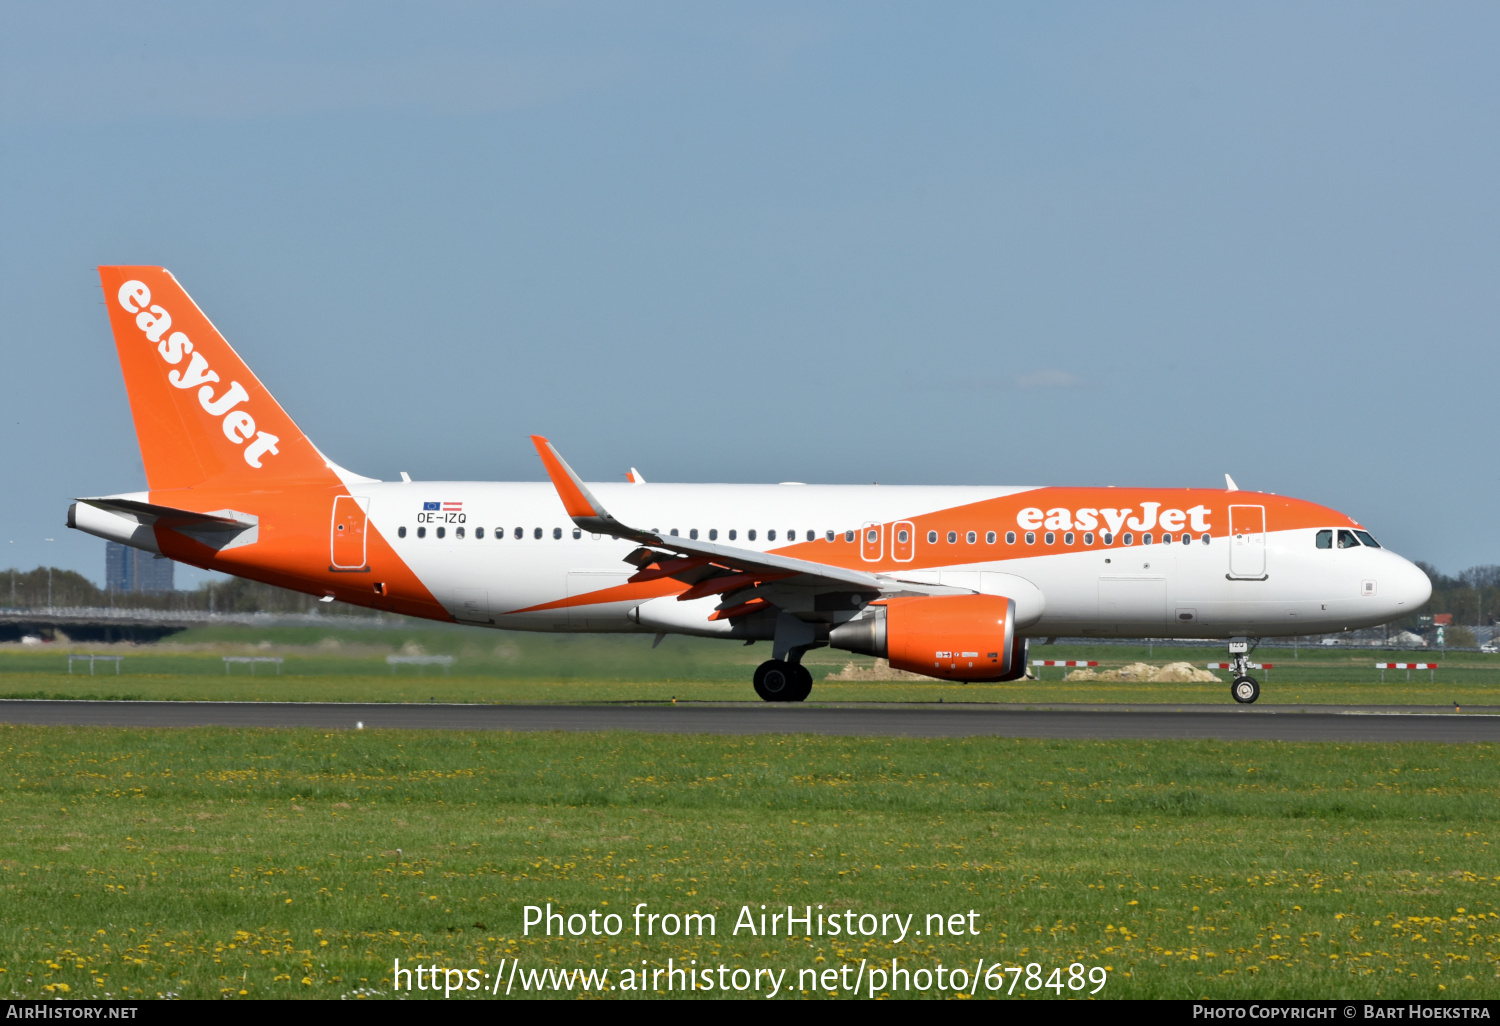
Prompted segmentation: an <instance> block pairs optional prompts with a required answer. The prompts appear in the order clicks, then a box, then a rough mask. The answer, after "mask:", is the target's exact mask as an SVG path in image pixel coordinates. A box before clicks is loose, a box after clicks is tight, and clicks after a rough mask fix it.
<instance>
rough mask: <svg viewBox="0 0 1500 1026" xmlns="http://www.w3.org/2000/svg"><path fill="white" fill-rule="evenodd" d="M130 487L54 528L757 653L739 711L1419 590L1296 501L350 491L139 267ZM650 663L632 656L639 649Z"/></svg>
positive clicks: (362, 485) (512, 619)
mask: <svg viewBox="0 0 1500 1026" xmlns="http://www.w3.org/2000/svg"><path fill="white" fill-rule="evenodd" d="M99 272H100V277H101V278H102V280H103V284H104V294H105V298H106V301H107V305H108V307H109V316H110V323H111V325H112V326H113V328H114V335H115V345H116V347H117V349H118V350H119V354H120V364H121V367H122V369H123V370H124V374H125V387H126V389H127V391H128V393H129V396H130V408H131V413H132V414H133V416H134V418H135V428H136V436H137V438H138V439H139V441H140V447H141V459H142V461H143V463H144V465H145V470H146V485H147V489H148V490H147V491H144V492H132V493H130V494H125V495H107V496H100V497H96V498H82V499H78V500H77V501H76V502H75V503H74V504H73V505H72V506H71V507H70V508H69V510H68V526H69V527H73V528H76V529H78V530H80V531H87V532H88V533H89V534H93V535H97V536H98V537H101V538H106V539H109V540H111V541H117V542H123V543H125V544H127V545H133V546H135V547H136V548H139V549H144V550H146V551H148V552H152V553H157V554H159V555H162V556H166V557H170V558H171V559H175V560H179V561H180V562H183V563H190V564H192V565H194V566H198V567H203V568H205V569H209V570H218V571H222V572H224V573H228V574H234V575H237V576H240V577H248V578H251V579H253V580H257V581H264V582H266V583H268V584H275V585H280V586H281V587H284V588H292V589H295V590H297V591H302V592H307V593H309V594H313V595H318V596H320V597H322V598H325V599H328V600H332V599H338V600H340V601H343V602H352V603H355V604H358V605H363V606H372V607H374V608H376V609H385V610H390V611H393V612H397V613H404V614H407V615H409V616H420V617H426V618H428V619H433V620H446V621H452V622H457V623H462V624H473V625H475V626H479V627H498V628H503V629H507V630H525V631H589V632H601V631H613V632H644V633H651V634H656V635H659V636H660V635H665V634H693V635H698V636H701V637H708V638H723V639H726V640H729V639H733V640H737V641H742V642H745V643H749V642H753V641H766V642H770V645H771V653H772V658H771V659H769V660H768V661H766V662H764V663H762V664H761V665H760V667H759V668H757V669H756V671H755V681H754V683H755V690H756V692H757V693H758V694H759V695H760V697H761V698H763V699H765V700H766V701H773V702H774V701H791V702H796V701H801V700H803V699H805V698H806V697H807V696H808V694H809V693H810V691H811V690H812V677H811V675H810V674H809V673H808V671H807V670H806V669H804V668H803V666H802V665H801V659H802V656H803V654H804V653H805V652H807V651H808V650H809V649H812V648H817V647H819V646H823V645H831V646H833V647H834V648H839V649H845V650H848V651H851V652H860V653H865V654H868V655H874V656H880V657H883V658H886V659H889V661H890V664H891V665H892V666H893V667H896V668H899V669H903V670H910V671H913V672H915V673H921V674H926V675H927V676H930V677H938V678H942V679H944V680H954V681H1005V680H1015V679H1017V678H1019V677H1021V676H1022V675H1023V674H1024V673H1025V672H1026V649H1027V640H1026V639H1028V638H1038V637H1055V636H1058V635H1068V636H1085V637H1087V636H1097V637H1153V638H1222V639H1226V640H1227V641H1228V642H1229V653H1230V657H1231V659H1232V663H1233V667H1234V681H1233V683H1232V685H1231V688H1230V690H1231V693H1232V694H1233V696H1234V699H1235V701H1237V702H1245V703H1248V702H1254V701H1255V700H1256V698H1257V697H1259V695H1260V685H1259V684H1258V683H1257V682H1256V681H1255V679H1254V678H1253V677H1251V676H1250V674H1249V670H1250V663H1249V653H1250V651H1251V650H1252V649H1253V647H1254V644H1255V643H1256V641H1257V639H1260V638H1265V637H1272V636H1277V635H1299V634H1316V633H1326V632H1331V631H1338V630H1344V629H1349V628H1354V627H1365V626H1373V625H1376V624H1380V623H1385V622H1387V621H1389V620H1392V619H1394V618H1396V617H1399V616H1404V615H1406V614H1408V613H1410V612H1412V611H1414V610H1415V609H1417V608H1418V607H1420V606H1421V605H1422V604H1423V603H1424V602H1426V601H1427V599H1428V597H1429V595H1430V594H1431V585H1430V583H1429V582H1428V580H1427V577H1426V575H1425V574H1423V573H1422V571H1421V570H1419V569H1418V568H1417V567H1415V566H1413V565H1412V564H1411V563H1409V562H1407V561H1406V560H1405V559H1403V558H1401V557H1400V556H1398V555H1396V554H1395V553H1393V552H1391V551H1389V550H1388V549H1384V548H1382V547H1381V546H1380V545H1379V544H1378V543H1377V542H1376V541H1375V539H1374V538H1373V537H1372V536H1371V535H1370V533H1369V532H1368V531H1366V530H1365V529H1364V528H1363V527H1362V526H1361V525H1360V524H1359V523H1357V522H1356V521H1354V520H1352V519H1350V518H1349V517H1347V516H1345V515H1344V514H1342V513H1339V512H1337V511H1335V510H1332V509H1328V508H1327V507H1324V506H1319V505H1316V504H1314V503H1311V502H1303V501H1300V500H1298V499H1289V498H1285V497H1282V496H1279V495H1271V494H1266V493H1259V492H1245V491H1238V490H1236V489H1235V488H1234V487H1233V483H1232V482H1231V481H1229V479H1228V478H1227V477H1226V484H1228V485H1229V487H1228V488H1226V489H1224V490H1219V489H1196V488H1053V487H1036V488H1021V487H993V488H990V487H886V486H881V487H876V486H870V487H864V486H845V485H839V486H828V485H800V484H779V485H723V484H703V485H691V484H648V483H645V482H643V481H642V480H641V479H640V476H639V475H638V474H635V473H632V474H631V475H630V480H629V482H620V483H610V484H585V483H584V482H582V481H581V480H579V478H578V476H577V475H576V474H574V473H573V471H572V469H571V468H570V467H569V466H568V465H567V464H566V463H565V462H563V459H562V457H561V456H560V455H558V453H557V450H556V449H554V448H553V446H552V444H551V443H550V442H548V441H547V440H546V439H545V438H541V437H533V438H532V442H533V443H534V444H535V446H536V450H537V453H538V454H539V455H540V456H541V460H542V465H543V466H544V467H545V468H546V471H547V475H548V477H549V478H550V479H551V480H550V483H530V482H521V483H471V482H454V481H420V482H417V481H410V480H406V479H405V477H406V475H404V474H403V475H402V477H403V480H401V481H377V480H375V479H373V478H368V477H361V476H360V475H358V474H354V473H351V472H349V471H347V470H345V469H344V468H343V467H340V466H339V465H338V464H336V463H334V462H333V461H332V460H330V459H328V458H327V457H326V456H324V455H323V453H322V452H320V451H319V450H318V449H317V447H315V446H314V445H313V443H312V442H311V441H310V440H309V439H308V438H307V436H306V435H304V434H303V433H302V432H301V431H300V430H298V428H297V426H296V424H294V423H293V422H292V419H291V418H290V417H289V416H287V414H286V412H285V411H284V410H282V408H281V407H280V406H279V405H278V404H277V402H276V400H275V399H273V398H272V397H271V394H270V393H269V392H268V391H266V389H265V387H264V386H263V385H262V384H261V383H260V381H259V380H257V379H256V377H255V375H254V374H252V373H251V372H250V369H249V368H248V367H247V366H246V365H245V363H244V362H243V361H242V360H241V359H240V357H239V356H238V354H236V353H235V351H234V350H233V349H232V348H230V346H229V343H228V342H226V341H225V340H224V338H223V336H222V335H220V334H219V332H218V331H217V330H216V329H215V328H214V326H213V324H212V323H210V321H209V320H208V318H207V317H205V316H204V315H203V312H202V311H201V310H199V309H198V307H197V305H196V304H194V302H193V301H192V299H190V298H189V297H188V295H187V293H186V292H185V291H183V289H182V287H181V286H180V285H178V283H177V280H176V279H175V278H173V277H172V275H171V274H169V273H168V272H167V271H166V270H164V269H163V268H160V267H101V268H100V269H99ZM658 640H659V639H658Z"/></svg>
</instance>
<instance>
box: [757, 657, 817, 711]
mask: <svg viewBox="0 0 1500 1026" xmlns="http://www.w3.org/2000/svg"><path fill="white" fill-rule="evenodd" d="M812 686H813V679H812V674H811V673H809V672H808V670H807V667H805V666H803V665H802V664H801V663H790V662H787V661H786V660H784V659H767V660H766V661H765V662H763V663H761V664H760V665H759V666H757V667H756V668H755V693H756V694H757V695H759V696H760V697H761V698H762V699H763V700H765V701H767V702H801V701H803V700H805V699H806V698H807V696H808V695H810V694H812Z"/></svg>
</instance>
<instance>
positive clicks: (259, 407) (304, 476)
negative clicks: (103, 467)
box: [99, 267, 332, 490]
mask: <svg viewBox="0 0 1500 1026" xmlns="http://www.w3.org/2000/svg"><path fill="white" fill-rule="evenodd" d="M99 277H100V280H101V281H102V282H103V284H104V301H105V305H106V306H107V307H108V308H109V322H110V326H111V327H112V328H113V329H114V334H115V347H116V349H118V351H119V354H120V366H121V369H122V370H123V371H124V374H125V388H126V391H127V392H128V393H129V396H130V412H131V415H132V417H133V418H134V419H135V433H136V439H137V440H138V441H139V443H140V446H141V462H142V463H143V464H144V465H145V468H146V483H147V486H148V487H150V488H151V489H152V490H164V489H175V488H192V487H196V486H200V485H204V484H208V483H213V484H216V485H225V486H232V487H255V486H256V485H265V484H269V483H270V482H271V481H273V480H275V481H278V482H280V481H284V480H286V479H297V480H320V479H327V478H329V477H331V476H332V472H331V468H330V467H329V466H328V464H327V462H326V461H325V460H324V458H323V457H322V455H321V454H319V452H318V451H317V449H316V448H315V447H314V446H313V444H312V443H311V442H310V441H309V440H308V439H307V436H306V435H304V434H303V433H302V431H301V429H299V428H298V427H297V425H296V424H295V423H293V422H292V418H291V417H289V416H287V413H286V411H285V410H283V409H282V408H281V405H280V404H279V403H277V402H276V400H275V399H274V398H272V396H271V393H270V392H268V391H267V390H266V387H265V386H264V385H262V384H261V383H260V379H258V378H257V377H256V376H255V375H254V374H252V373H251V372H250V368H249V367H247V366H245V362H244V361H243V360H241V359H240V357H239V354H238V353H236V352H235V351H234V349H233V348H232V347H231V346H230V345H229V343H228V342H227V341H225V339H224V336H222V335H220V334H219V332H218V329H216V328H215V327H214V326H213V323H212V322H210V321H209V319H208V318H207V317H205V316H204V314H203V311H201V310H199V309H198V305H197V304H196V303H194V302H193V300H192V299H191V298H190V297H189V296H188V294H187V293H186V292H185V291H183V288H182V286H181V285H179V284H177V279H176V278H173V277H172V275H171V273H170V272H169V271H167V270H166V269H165V268H162V267H100V268H99Z"/></svg>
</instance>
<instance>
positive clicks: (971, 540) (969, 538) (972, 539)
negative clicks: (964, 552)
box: [964, 531, 979, 545]
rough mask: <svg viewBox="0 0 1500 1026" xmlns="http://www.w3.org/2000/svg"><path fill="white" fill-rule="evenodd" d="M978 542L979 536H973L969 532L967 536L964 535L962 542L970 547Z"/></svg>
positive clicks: (971, 532) (972, 533)
mask: <svg viewBox="0 0 1500 1026" xmlns="http://www.w3.org/2000/svg"><path fill="white" fill-rule="evenodd" d="M978 540H979V535H977V534H975V533H974V532H973V531H970V532H969V533H968V534H966V535H964V541H966V542H968V543H969V544H970V545H973V544H974V543H975V542H977V541H978Z"/></svg>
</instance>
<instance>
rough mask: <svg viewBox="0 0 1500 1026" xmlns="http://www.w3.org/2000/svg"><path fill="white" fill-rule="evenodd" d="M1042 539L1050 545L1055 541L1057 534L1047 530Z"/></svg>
mask: <svg viewBox="0 0 1500 1026" xmlns="http://www.w3.org/2000/svg"><path fill="white" fill-rule="evenodd" d="M1042 540H1043V541H1045V542H1046V543H1047V544H1048V545H1052V544H1055V543H1056V542H1057V535H1055V534H1053V533H1052V532H1051V531H1048V532H1047V534H1046V536H1045V537H1044V538H1043V539H1042Z"/></svg>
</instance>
